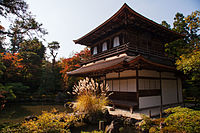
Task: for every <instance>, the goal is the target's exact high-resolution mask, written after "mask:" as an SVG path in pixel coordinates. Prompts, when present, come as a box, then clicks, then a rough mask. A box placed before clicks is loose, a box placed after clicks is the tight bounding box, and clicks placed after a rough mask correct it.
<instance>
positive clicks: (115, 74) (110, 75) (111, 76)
mask: <svg viewBox="0 0 200 133" xmlns="http://www.w3.org/2000/svg"><path fill="white" fill-rule="evenodd" d="M106 78H118V73H115V72H114V73H108V74H106Z"/></svg>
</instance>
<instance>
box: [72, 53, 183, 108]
mask: <svg viewBox="0 0 200 133" xmlns="http://www.w3.org/2000/svg"><path fill="white" fill-rule="evenodd" d="M68 74H69V75H72V76H73V75H74V76H82V77H95V78H97V77H98V78H100V79H101V80H103V81H104V83H106V84H108V86H109V91H110V92H112V93H113V94H112V95H110V97H109V98H110V100H111V101H112V103H113V104H114V105H116V106H121V107H130V108H132V109H136V110H142V109H148V108H153V107H163V106H168V105H172V104H177V103H182V102H183V96H182V81H181V77H180V74H179V72H177V71H176V69H175V67H173V66H168V65H165V64H161V63H160V62H158V61H152V59H147V58H145V57H144V56H141V55H139V56H127V55H120V56H116V57H112V58H110V59H106V60H102V61H98V62H95V63H90V64H87V65H85V66H82V67H81V68H79V69H77V70H75V71H71V72H69V73H68Z"/></svg>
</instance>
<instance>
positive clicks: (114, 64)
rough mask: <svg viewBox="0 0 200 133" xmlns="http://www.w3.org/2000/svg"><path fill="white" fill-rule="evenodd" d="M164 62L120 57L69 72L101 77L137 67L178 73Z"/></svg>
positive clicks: (136, 57) (135, 57) (138, 57)
mask: <svg viewBox="0 0 200 133" xmlns="http://www.w3.org/2000/svg"><path fill="white" fill-rule="evenodd" d="M164 62H165V61H164V60H163V63H162V62H160V61H159V62H158V61H155V59H154V60H152V59H150V58H145V57H144V56H142V55H138V56H127V55H123V56H118V57H115V58H112V59H110V60H102V61H100V62H95V63H91V64H88V65H84V66H82V67H81V68H78V69H76V70H74V71H71V72H67V74H68V75H72V76H90V75H91V76H94V75H95V76H101V75H104V74H106V73H110V72H113V71H114V72H117V71H124V70H129V69H136V67H140V68H141V67H142V68H149V69H156V70H167V71H176V68H175V66H172V65H166V64H164Z"/></svg>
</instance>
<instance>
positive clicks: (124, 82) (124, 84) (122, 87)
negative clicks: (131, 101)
mask: <svg viewBox="0 0 200 133" xmlns="http://www.w3.org/2000/svg"><path fill="white" fill-rule="evenodd" d="M120 91H121V92H127V91H128V85H127V80H125V79H124V80H120Z"/></svg>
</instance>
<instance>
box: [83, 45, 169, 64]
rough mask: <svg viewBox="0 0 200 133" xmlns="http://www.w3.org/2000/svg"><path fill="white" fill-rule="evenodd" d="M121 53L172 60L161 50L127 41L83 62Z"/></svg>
mask: <svg viewBox="0 0 200 133" xmlns="http://www.w3.org/2000/svg"><path fill="white" fill-rule="evenodd" d="M121 53H128V55H129V54H130V55H138V54H141V55H147V56H153V57H157V58H161V59H168V60H172V59H170V58H168V57H167V56H165V55H164V53H162V52H161V51H156V50H151V49H145V48H142V49H141V48H140V49H139V48H137V47H134V46H132V45H130V43H126V44H123V45H120V46H118V47H114V48H112V49H109V50H106V51H103V52H101V53H98V54H96V55H93V56H92V57H91V58H89V59H88V60H87V61H86V62H83V63H82V64H87V63H90V62H95V61H98V60H102V59H105V58H108V57H111V56H115V55H119V54H121Z"/></svg>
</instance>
